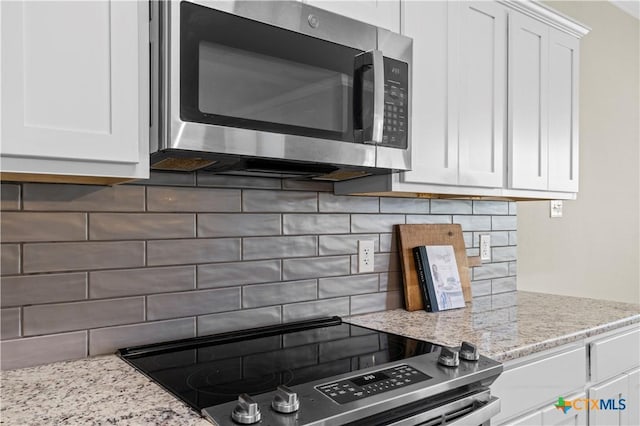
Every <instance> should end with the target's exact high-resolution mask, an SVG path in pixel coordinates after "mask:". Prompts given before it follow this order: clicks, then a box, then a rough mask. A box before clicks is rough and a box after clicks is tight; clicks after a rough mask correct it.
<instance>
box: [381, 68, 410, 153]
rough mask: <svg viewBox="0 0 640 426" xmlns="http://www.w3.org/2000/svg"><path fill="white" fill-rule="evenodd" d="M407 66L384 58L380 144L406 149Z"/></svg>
mask: <svg viewBox="0 0 640 426" xmlns="http://www.w3.org/2000/svg"><path fill="white" fill-rule="evenodd" d="M408 94H409V66H408V65H407V64H406V63H404V62H401V61H397V60H395V59H391V58H386V57H385V58H384V129H383V132H382V144H381V145H384V146H391V147H394V148H402V149H406V148H407V130H408V124H409V120H408V118H407V117H408V113H409V111H408V105H409V99H408Z"/></svg>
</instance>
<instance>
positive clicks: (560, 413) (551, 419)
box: [540, 393, 588, 426]
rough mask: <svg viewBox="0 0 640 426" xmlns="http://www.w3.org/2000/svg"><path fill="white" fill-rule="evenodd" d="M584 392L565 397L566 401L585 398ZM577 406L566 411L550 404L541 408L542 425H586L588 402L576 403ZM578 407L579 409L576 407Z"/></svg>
mask: <svg viewBox="0 0 640 426" xmlns="http://www.w3.org/2000/svg"><path fill="white" fill-rule="evenodd" d="M586 397H587V396H586V395H585V394H584V393H581V394H579V395H573V396H570V397H567V398H565V400H567V401H573V400H576V399H583V400H584V399H585V398H586ZM576 407H577V408H570V409H568V410H567V411H566V412H565V411H564V410H560V409H558V408H556V407H555V406H550V407H547V408H545V409H543V410H542V423H540V424H541V425H542V426H586V425H587V412H588V403H586V402H585V403H580V404H576ZM578 408H580V409H578Z"/></svg>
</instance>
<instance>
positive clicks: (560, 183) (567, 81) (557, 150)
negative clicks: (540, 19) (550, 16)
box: [549, 29, 580, 192]
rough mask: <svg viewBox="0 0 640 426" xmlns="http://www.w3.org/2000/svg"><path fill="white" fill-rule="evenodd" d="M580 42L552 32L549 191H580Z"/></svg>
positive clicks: (550, 35)
mask: <svg viewBox="0 0 640 426" xmlns="http://www.w3.org/2000/svg"><path fill="white" fill-rule="evenodd" d="M579 46H580V42H579V40H578V39H577V38H575V37H572V36H570V35H568V34H566V33H563V32H560V31H558V30H556V29H551V30H550V31H549V190H550V191H567V192H578V69H579V65H580V58H579Z"/></svg>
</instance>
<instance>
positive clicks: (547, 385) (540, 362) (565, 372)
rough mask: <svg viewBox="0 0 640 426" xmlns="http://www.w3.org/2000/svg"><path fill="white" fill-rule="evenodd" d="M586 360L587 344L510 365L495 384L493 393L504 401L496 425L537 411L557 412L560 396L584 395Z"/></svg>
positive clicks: (508, 364) (494, 420) (492, 386)
mask: <svg viewBox="0 0 640 426" xmlns="http://www.w3.org/2000/svg"><path fill="white" fill-rule="evenodd" d="M586 360H587V355H586V349H585V347H584V345H570V346H567V347H564V348H559V349H558V350H555V351H552V352H547V353H543V354H540V355H537V356H534V357H533V358H528V359H526V360H515V361H513V362H511V363H507V364H506V365H505V371H504V372H503V373H502V374H501V375H500V377H498V379H497V380H496V381H495V382H494V383H493V384H492V385H491V393H492V394H493V395H494V396H497V397H498V398H500V401H501V402H500V406H501V407H502V408H501V410H500V414H498V415H497V416H496V417H495V418H494V419H493V423H492V424H502V423H503V422H505V421H513V419H514V418H516V419H517V418H518V416H520V415H522V414H524V413H528V412H530V411H532V410H536V409H540V410H544V409H546V408H548V407H551V408H554V409H555V407H554V406H553V404H554V403H556V402H557V400H558V397H559V396H565V395H572V394H575V393H576V392H582V391H583V390H584V387H585V385H586V383H587V378H586V371H587V365H586ZM558 411H559V410H558ZM541 413H542V411H541ZM547 417H548V416H547ZM506 424H511V423H506ZM515 424H526V423H515ZM533 424H535V423H533Z"/></svg>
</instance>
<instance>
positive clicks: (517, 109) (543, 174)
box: [508, 12, 549, 190]
mask: <svg viewBox="0 0 640 426" xmlns="http://www.w3.org/2000/svg"><path fill="white" fill-rule="evenodd" d="M548 49H549V28H548V27H547V26H546V25H545V24H543V23H542V22H540V21H538V20H536V19H533V18H530V17H528V16H525V15H522V14H520V13H517V12H513V13H511V14H510V15H509V99H508V105H509V130H508V133H509V149H508V151H509V160H510V161H509V177H510V179H509V180H510V187H511V188H514V189H539V190H546V189H547V186H548V177H547V168H548V162H547V153H548V143H547V114H548V113H547V105H548V102H547V94H548V80H549V64H548V58H549V50H548Z"/></svg>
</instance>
